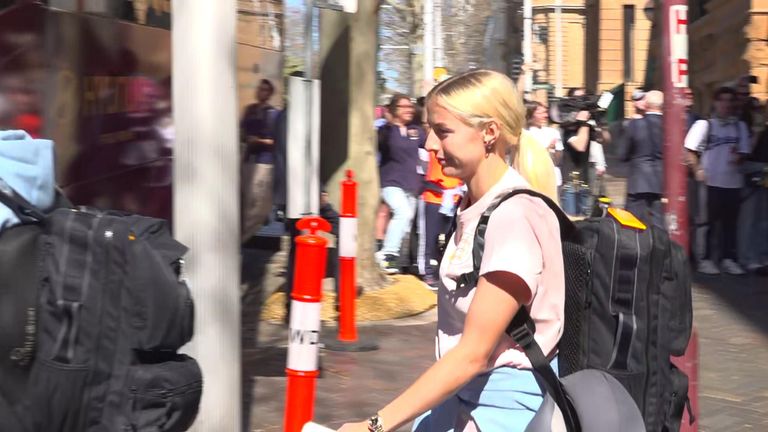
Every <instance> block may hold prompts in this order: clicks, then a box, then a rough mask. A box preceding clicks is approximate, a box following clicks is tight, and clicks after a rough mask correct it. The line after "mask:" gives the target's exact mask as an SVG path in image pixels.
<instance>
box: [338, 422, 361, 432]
mask: <svg viewBox="0 0 768 432" xmlns="http://www.w3.org/2000/svg"><path fill="white" fill-rule="evenodd" d="M337 432H368V422H359V423H347V424H345V425H344V426H342V427H341V428H340V429H339V430H338V431H337Z"/></svg>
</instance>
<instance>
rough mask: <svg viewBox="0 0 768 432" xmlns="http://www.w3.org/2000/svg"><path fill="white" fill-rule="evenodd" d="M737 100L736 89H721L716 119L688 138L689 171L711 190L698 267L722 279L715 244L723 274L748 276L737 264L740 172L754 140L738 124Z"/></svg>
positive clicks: (700, 123) (717, 93) (701, 122)
mask: <svg viewBox="0 0 768 432" xmlns="http://www.w3.org/2000/svg"><path fill="white" fill-rule="evenodd" d="M735 99H736V91H735V90H734V89H732V88H730V87H721V88H719V89H717V91H715V94H714V101H715V103H714V105H715V116H714V117H713V118H711V119H709V120H699V121H697V122H696V123H694V124H693V126H692V127H691V130H690V131H688V135H687V136H686V137H685V148H686V149H687V150H688V163H689V166H690V167H691V169H692V170H693V172H694V174H695V177H696V179H697V180H698V181H700V182H704V183H705V184H706V185H707V219H708V222H709V230H708V234H707V239H706V251H705V253H704V259H703V260H701V261H700V262H699V265H698V271H699V272H700V273H704V274H709V275H716V274H720V269H719V268H718V266H717V265H716V264H715V263H714V261H713V260H714V259H715V255H716V252H715V251H714V250H713V246H714V244H715V243H717V244H719V245H720V256H719V258H720V259H722V262H721V266H722V270H723V271H725V272H726V273H729V274H733V275H742V274H744V273H745V271H744V269H742V268H741V266H740V265H739V264H738V257H737V248H736V241H737V230H736V229H737V221H738V220H739V207H740V206H741V189H742V188H743V187H744V175H743V174H742V173H741V170H740V169H739V166H740V165H741V164H742V163H743V162H744V160H745V159H746V157H747V156H748V155H749V153H750V137H749V130H748V128H747V125H746V124H745V123H744V122H741V121H739V120H737V119H736V118H734V108H735V107H734V102H735ZM718 227H720V228H721V229H720V230H718V229H717V228H718ZM718 231H720V233H721V237H720V238H719V242H718V241H717V240H718V239H717V238H716V237H715V236H716V235H717V234H718Z"/></svg>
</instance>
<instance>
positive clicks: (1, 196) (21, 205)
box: [0, 177, 45, 224]
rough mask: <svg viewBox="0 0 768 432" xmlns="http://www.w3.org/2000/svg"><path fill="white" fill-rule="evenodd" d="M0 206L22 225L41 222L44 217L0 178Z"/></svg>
mask: <svg viewBox="0 0 768 432" xmlns="http://www.w3.org/2000/svg"><path fill="white" fill-rule="evenodd" d="M0 204H4V205H5V206H6V207H8V208H9V209H11V211H12V212H13V213H14V214H15V215H16V217H18V218H19V220H20V221H21V222H22V223H25V224H27V223H38V222H41V221H42V220H43V219H44V218H45V215H44V214H43V212H41V211H40V210H39V209H38V208H37V207H35V206H33V205H32V204H30V202H29V201H27V200H26V199H25V198H24V197H23V196H21V194H20V193H18V192H16V190H15V189H14V188H12V187H11V185H9V184H8V183H7V182H6V181H5V180H3V178H2V177H0Z"/></svg>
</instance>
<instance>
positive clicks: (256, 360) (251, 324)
mask: <svg viewBox="0 0 768 432" xmlns="http://www.w3.org/2000/svg"><path fill="white" fill-rule="evenodd" d="M280 247H281V237H280V236H259V237H255V238H254V239H252V240H250V241H249V242H247V243H246V244H245V245H244V246H243V248H242V266H241V292H242V296H241V344H242V348H241V353H242V357H241V367H242V386H241V390H242V396H243V398H242V401H243V405H242V415H243V419H242V421H243V423H242V430H244V431H248V430H251V428H250V425H251V405H252V402H253V399H254V394H253V393H254V388H255V383H256V380H257V378H258V377H264V376H267V377H274V376H282V375H284V374H285V359H286V350H285V348H279V347H276V346H275V343H274V341H262V340H259V335H260V316H261V311H262V308H263V306H264V301H265V300H266V298H267V296H268V295H269V294H271V292H272V291H273V290H274V289H282V286H277V287H273V286H271V284H274V283H281V282H280V279H279V278H276V277H275V274H274V273H275V272H276V271H277V272H279V268H280V267H281V266H282V265H283V263H282V256H281V252H280ZM275 281H277V282H275ZM278 346H279V345H278Z"/></svg>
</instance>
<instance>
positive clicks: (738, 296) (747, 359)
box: [244, 276, 768, 432]
mask: <svg viewBox="0 0 768 432" xmlns="http://www.w3.org/2000/svg"><path fill="white" fill-rule="evenodd" d="M435 319H436V314H435V312H434V311H431V312H429V313H427V314H424V315H422V316H420V317H416V318H410V319H406V320H400V321H394V322H386V323H378V324H376V325H372V326H365V327H361V335H362V337H364V338H375V339H376V340H377V341H378V342H379V344H380V345H381V349H380V350H379V351H375V352H369V353H335V352H327V351H323V352H322V354H321V356H322V358H321V362H322V367H323V375H322V378H321V379H320V380H319V382H318V387H317V401H316V404H315V419H316V420H317V421H318V422H320V423H321V424H326V425H328V426H330V427H338V426H339V425H341V424H342V423H343V422H346V421H352V420H362V419H364V418H366V417H367V416H370V415H371V414H372V413H375V412H376V410H378V409H380V408H381V407H382V406H384V405H385V404H386V403H387V402H389V401H390V400H391V399H392V398H393V397H395V396H396V395H397V394H398V393H399V392H400V391H402V390H403V389H405V388H406V387H407V386H408V385H409V384H410V383H412V382H413V380H414V379H415V378H416V377H417V376H418V375H419V374H420V373H421V372H423V371H424V370H425V369H426V368H427V367H429V365H431V364H432V362H433V360H434V346H433V338H434V335H435V324H434V320H435ZM694 320H695V325H696V327H697V329H698V332H699V346H700V362H701V364H700V370H699V374H700V376H699V383H700V390H699V406H700V408H701V414H700V427H699V430H700V431H702V432H721V431H765V430H768V415H766V413H768V377H766V375H765V374H764V372H763V371H764V369H763V368H764V366H765V365H766V364H768V279H767V278H760V277H756V276H750V277H739V278H736V277H725V276H723V277H718V278H698V277H697V280H696V285H695V287H694ZM324 331H326V334H327V333H328V332H329V331H330V333H331V334H333V333H332V332H333V329H324ZM286 342H287V333H286V329H285V328H283V327H281V326H276V325H267V324H264V325H262V326H261V328H260V329H259V340H258V343H257V346H255V347H252V348H250V349H246V350H245V353H244V373H245V375H246V376H247V377H248V382H247V385H246V386H245V391H246V393H247V394H249V395H252V399H251V404H250V407H251V409H250V411H249V414H250V416H251V428H250V429H249V430H250V431H275V432H277V431H280V430H281V428H282V415H283V404H284V399H285V378H284V372H283V369H284V367H285V347H286V345H287V344H286ZM403 430H407V429H403Z"/></svg>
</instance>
